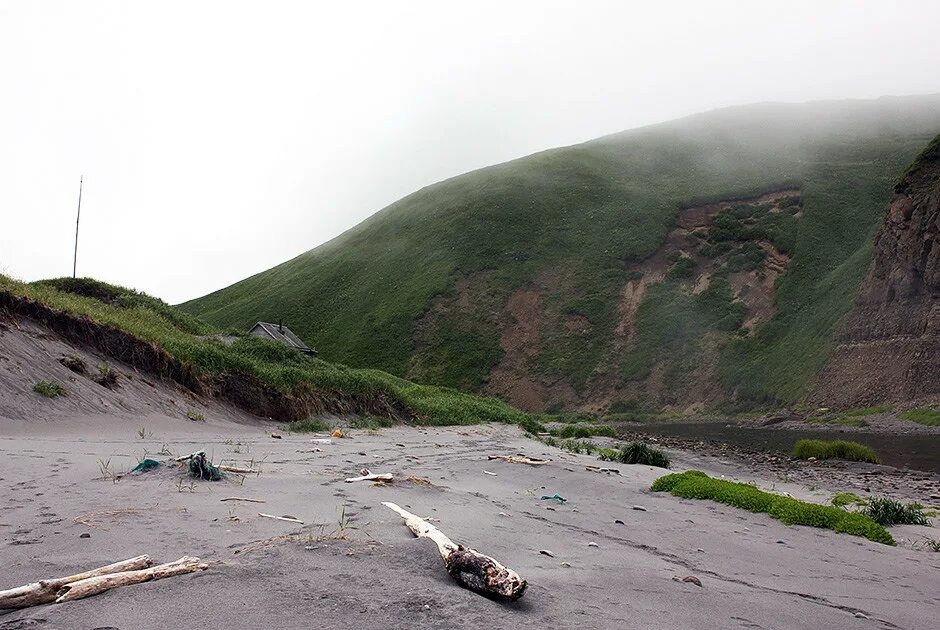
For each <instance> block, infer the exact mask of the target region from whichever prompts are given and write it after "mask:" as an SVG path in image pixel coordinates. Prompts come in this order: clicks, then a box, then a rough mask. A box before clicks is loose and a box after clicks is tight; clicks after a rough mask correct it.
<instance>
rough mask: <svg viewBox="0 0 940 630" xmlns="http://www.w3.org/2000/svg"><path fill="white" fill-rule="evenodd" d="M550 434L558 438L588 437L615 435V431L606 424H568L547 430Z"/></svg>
mask: <svg viewBox="0 0 940 630" xmlns="http://www.w3.org/2000/svg"><path fill="white" fill-rule="evenodd" d="M549 433H551V434H552V435H554V436H556V437H560V438H589V437H594V436H604V437H616V436H617V432H616V431H614V429H613V427H611V426H608V425H606V424H595V425H577V424H569V425H566V426H564V427H562V428H560V429H552V430H551V431H549Z"/></svg>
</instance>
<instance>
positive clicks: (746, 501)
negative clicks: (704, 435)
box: [652, 470, 895, 545]
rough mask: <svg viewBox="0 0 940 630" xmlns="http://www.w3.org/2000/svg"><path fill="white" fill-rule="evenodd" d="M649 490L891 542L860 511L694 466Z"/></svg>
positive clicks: (659, 480) (880, 541)
mask: <svg viewBox="0 0 940 630" xmlns="http://www.w3.org/2000/svg"><path fill="white" fill-rule="evenodd" d="M652 490H653V492H669V493H671V494H672V495H674V496H677V497H682V498H685V499H707V500H711V501H716V502H718V503H724V504H725V505H731V506H733V507H737V508H741V509H744V510H748V511H749V512H755V513H764V514H768V515H770V516H771V517H773V518H775V519H777V520H779V521H782V522H783V523H786V524H787V525H807V526H810V527H820V528H824V529H831V530H833V531H836V532H840V533H845V534H851V535H853V536H862V537H863V538H867V539H868V540H872V541H874V542H878V543H882V544H885V545H894V544H895V543H894V538H892V537H891V534H890V533H889V532H888V530H886V529H885V528H884V527H883V526H882V525H880V524H879V523H877V522H875V521H874V520H873V519H871V518H870V517H868V516H866V515H864V514H858V513H854V512H847V511H846V510H843V509H841V508H837V507H832V506H829V505H816V504H814V503H807V502H805V501H799V500H797V499H793V498H791V497H785V496H781V495H778V494H772V493H770V492H764V491H763V490H759V489H757V488H755V487H754V486H752V485H749V484H746V483H738V482H733V481H725V480H723V479H713V478H712V477H709V476H708V475H706V474H705V473H703V472H700V471H698V470H690V471H686V472H684V473H674V474H671V475H666V476H665V477H660V478H659V479H657V480H656V481H655V482H653V486H652Z"/></svg>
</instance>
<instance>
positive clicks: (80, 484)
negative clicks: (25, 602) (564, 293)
mask: <svg viewBox="0 0 940 630" xmlns="http://www.w3.org/2000/svg"><path fill="white" fill-rule="evenodd" d="M35 332H36V331H33V330H28V329H25V330H21V331H7V332H6V333H5V334H4V335H3V336H2V337H0V354H2V355H3V356H4V357H5V360H2V361H0V387H2V388H3V390H2V396H3V402H4V403H5V404H4V406H3V407H2V408H0V461H2V462H3V465H2V467H0V488H2V495H0V567H2V571H0V588H9V587H12V586H16V585H19V584H23V583H26V582H30V581H33V580H36V579H39V578H45V577H54V576H59V575H65V574H68V573H72V572H76V571H79V570H83V569H88V568H91V567H95V566H99V565H102V564H106V563H108V562H112V561H115V560H119V559H123V558H128V557H131V556H135V555H138V554H141V553H148V554H150V555H152V556H153V557H154V558H155V559H157V560H158V561H169V560H175V559H176V558H179V557H180V556H182V555H186V554H190V555H197V556H200V557H201V558H203V559H204V560H207V561H209V562H212V563H213V564H212V566H211V567H210V569H209V570H208V571H206V572H204V573H199V574H193V575H187V576H182V577H177V578H171V579H167V580H162V581H157V582H151V583H147V584H142V585H137V586H129V587H126V588H121V589H117V590H114V591H111V592H108V593H105V594H103V595H100V596H97V597H93V598H90V599H86V600H81V601H77V602H72V603H68V604H62V605H49V606H42V607H37V608H33V609H28V610H22V611H15V612H10V613H6V614H0V629H4V628H6V629H10V628H27V627H29V628H32V627H35V628H39V629H41V630H46V629H52V628H63V629H64V628H68V629H74V628H98V627H115V628H123V629H131V628H134V629H148V628H168V627H204V628H222V627H227V628H307V627H320V628H481V627H505V628H511V627H523V626H528V627H543V628H580V629H585V628H653V629H658V628H662V629H678V628H787V629H790V628H794V629H795V628H839V629H841V628H911V629H924V630H926V629H928V628H933V627H936V623H937V619H938V617H940V588H938V587H940V573H938V570H940V554H935V553H934V554H932V553H927V552H925V551H919V550H914V549H911V548H910V545H909V544H901V545H899V546H898V547H895V548H892V547H887V546H884V545H879V544H876V543H872V542H869V541H867V540H864V539H861V538H856V537H852V536H847V535H842V534H836V533H833V532H830V531H825V530H817V529H812V528H808V527H788V526H785V525H782V524H781V523H779V522H777V521H775V520H773V519H771V518H769V517H768V516H766V515H759V514H750V513H748V512H744V511H742V510H738V509H734V508H731V507H725V506H722V505H719V504H715V503H712V502H707V501H688V500H682V499H678V498H675V497H672V496H670V495H666V494H652V493H650V492H649V486H650V484H651V483H652V481H653V480H654V479H656V478H657V477H658V476H660V475H661V474H663V471H662V470H659V469H653V468H650V467H647V466H625V465H616V468H618V469H619V470H620V471H621V472H622V475H620V476H617V475H608V474H599V473H595V472H591V471H588V470H587V469H586V468H585V465H586V464H597V463H598V461H597V460H596V459H595V458H593V457H590V456H576V455H570V454H567V453H564V452H562V451H559V450H557V449H554V448H549V447H546V446H544V445H542V444H541V443H539V442H537V441H535V440H533V439H530V438H528V437H525V436H524V435H523V434H522V433H521V432H520V431H519V430H518V429H517V428H516V427H510V426H475V427H451V428H441V429H421V428H404V427H403V428H395V429H387V430H381V431H379V432H374V433H370V432H367V431H355V430H354V431H352V432H351V437H349V438H345V439H339V440H333V443H332V444H330V445H320V444H314V443H311V441H310V439H311V437H312V436H310V435H299V434H294V435H290V434H287V433H286V432H283V431H281V432H282V433H283V436H284V437H283V439H273V438H272V437H271V436H270V433H271V431H272V430H279V431H280V429H278V427H277V425H275V424H274V423H271V422H269V421H262V420H259V419H254V418H251V417H248V416H246V415H244V414H240V413H237V412H234V411H232V410H228V409H225V408H224V407H221V406H218V405H214V404H208V403H205V402H204V401H196V400H193V399H187V398H186V396H185V395H184V394H183V393H182V392H179V391H177V390H174V389H173V388H171V387H169V386H166V385H163V384H161V383H159V382H158V383H155V384H154V385H153V386H151V385H148V384H146V383H143V382H142V381H141V378H140V375H136V376H135V377H134V378H133V379H126V378H125V379H123V382H122V386H121V389H119V390H116V391H114V392H112V391H108V390H105V389H104V388H102V387H100V386H99V385H96V384H94V383H91V382H90V381H87V379H83V378H77V379H76V380H75V381H67V379H68V378H69V373H68V372H67V371H65V372H64V373H63V372H57V371H56V370H59V369H61V370H64V368H61V366H58V364H57V363H55V361H54V360H48V357H57V356H59V353H60V352H62V351H63V348H61V347H59V345H60V344H59V342H58V341H56V340H52V339H42V338H37V337H36V336H35ZM68 351H69V352H71V353H76V351H75V350H74V349H68ZM83 356H86V358H88V359H89V360H91V359H92V357H90V356H89V355H83ZM37 357H46V358H47V360H45V363H42V362H40V363H39V364H37ZM121 369H122V371H126V369H125V368H121ZM37 370H38V371H40V372H43V373H46V374H54V375H55V376H56V377H57V378H59V379H60V380H61V381H63V382H66V384H67V387H68V389H69V391H70V396H69V397H68V399H56V400H47V399H42V398H40V397H38V396H36V395H35V394H32V393H31V392H29V391H28V385H29V384H31V383H32V382H34V381H35V379H36V371H37ZM193 405H195V406H197V407H198V408H199V409H200V410H201V411H202V412H203V413H204V414H205V416H206V421H205V422H193V421H191V420H188V419H186V418H185V415H184V413H185V410H186V409H187V408H188V407H189V406H193ZM140 428H143V429H144V437H143V438H141V437H140V436H139V435H138V429H140ZM163 448H165V449H166V450H168V451H170V452H172V453H173V454H186V453H188V452H191V451H194V450H198V449H203V448H204V449H206V450H207V452H209V453H210V455H211V456H212V457H213V459H214V461H216V462H219V461H220V460H222V459H225V460H226V461H228V462H237V463H239V464H240V465H247V464H248V463H249V462H251V461H252V460H253V461H254V462H255V464H256V465H260V468H261V470H262V473H261V474H260V475H253V476H249V477H247V478H246V479H245V480H244V482H241V480H240V479H239V478H238V477H236V476H233V475H230V476H229V479H227V480H224V481H221V482H217V483H211V482H197V483H196V484H195V485H194V486H193V487H192V488H190V484H189V481H188V480H185V479H183V477H182V476H181V475H180V474H178V473H177V472H176V471H173V470H158V471H155V472H152V473H148V474H146V475H141V476H134V477H131V476H126V477H123V478H121V479H120V480H118V481H112V480H109V479H103V478H101V477H102V472H101V470H100V465H99V462H107V461H110V465H109V466H110V469H111V471H112V472H115V473H117V472H120V471H126V470H129V469H130V468H131V467H133V466H134V465H135V464H136V463H137V460H138V458H139V457H140V456H142V455H143V453H144V451H145V450H147V451H148V452H150V453H155V452H157V451H160V450H161V449H163ZM497 453H500V454H513V453H524V454H526V455H530V456H533V457H549V458H551V459H552V460H553V462H552V463H551V464H549V465H546V466H541V467H532V466H526V465H520V464H510V463H506V462H501V461H487V455H488V454H497ZM673 455H674V456H675V458H676V461H677V468H678V469H684V468H687V467H690V466H695V467H698V468H702V469H705V470H706V471H707V472H712V473H715V474H733V470H731V469H730V468H729V467H728V466H726V465H718V464H717V463H716V461H715V460H709V459H708V458H706V457H703V456H701V455H685V454H683V453H681V452H675V453H673ZM158 458H159V456H158ZM693 458H694V459H693ZM259 462H260V464H259ZM364 467H367V468H370V469H371V470H372V471H373V472H390V473H393V474H394V475H395V476H396V481H395V482H394V483H392V484H389V485H384V486H376V485H373V484H371V483H344V479H345V478H346V477H348V476H353V475H356V474H358V472H359V470H360V469H361V468H364ZM484 470H487V471H490V472H494V473H496V476H492V475H487V474H484V472H483V471H484ZM409 476H415V477H419V478H422V479H426V480H428V481H430V483H431V485H425V484H424V483H421V482H420V481H418V482H415V481H408V480H406V478H407V477H409ZM181 480H182V481H181ZM758 482H759V484H760V485H761V486H762V487H764V488H767V489H771V488H774V489H776V490H777V491H788V492H791V493H793V494H796V495H800V496H806V497H807V498H810V499H813V500H820V501H822V500H825V499H824V498H822V497H823V495H824V493H821V491H817V492H815V493H812V492H809V491H808V490H807V489H806V488H800V487H798V486H795V485H794V486H786V485H781V484H779V483H778V484H776V486H774V485H773V484H772V483H771V482H769V481H763V482H762V481H758ZM556 492H558V493H560V494H561V495H563V496H565V497H567V498H568V499H569V501H568V502H567V503H566V504H564V505H558V504H556V503H553V502H549V501H543V500H540V499H539V497H540V496H542V495H543V494H548V495H551V494H554V493H556ZM229 496H244V497H252V498H260V499H264V500H266V501H267V502H266V503H264V504H253V503H237V502H222V501H220V499H221V498H223V497H229ZM381 501H394V502H396V503H399V504H400V505H402V506H404V507H406V509H409V510H411V511H412V512H415V513H417V514H419V515H422V516H425V517H433V518H434V519H439V521H435V524H436V525H437V526H438V527H440V529H441V530H442V531H444V532H445V533H446V534H448V535H449V536H451V537H452V538H453V539H455V540H456V541H458V542H463V543H465V544H468V545H470V546H472V547H474V548H476V549H478V550H480V551H482V552H483V553H487V554H490V555H492V556H494V557H495V558H497V559H498V560H500V561H501V562H503V563H504V564H506V565H507V566H510V567H512V568H513V569H515V570H516V571H518V572H519V573H520V574H521V575H522V576H523V577H525V578H526V579H528V580H529V584H530V586H529V590H528V591H527V593H526V594H525V596H524V597H523V598H522V599H521V600H520V601H518V602H516V603H513V604H506V603H500V602H495V601H491V600H488V599H485V598H483V597H481V596H479V595H476V594H474V593H472V592H469V591H467V590H464V589H462V588H460V587H458V586H456V585H455V584H454V583H453V582H452V581H451V579H450V578H449V576H448V575H447V573H446V572H445V571H444V568H443V564H442V562H441V560H440V558H439V557H438V556H437V552H436V549H435V547H434V545H433V544H432V543H431V542H429V541H427V540H421V539H415V538H414V537H413V536H412V535H411V533H410V532H409V531H408V530H407V529H406V528H405V527H404V526H403V524H402V522H401V519H399V518H398V517H397V516H396V515H395V514H393V513H392V512H390V511H389V510H387V509H386V508H384V507H382V506H381V505H380V502H381ZM634 505H641V506H643V507H645V508H646V511H640V510H635V509H632V506H634ZM549 508H552V509H549ZM343 510H345V518H344V517H343V516H342V514H343ZM259 511H263V512H268V513H271V514H277V515H285V514H286V515H291V516H295V517H297V518H299V519H301V520H303V521H304V523H305V525H303V526H298V525H295V524H291V523H285V522H279V521H273V520H269V519H263V518H259V517H258V516H257V512H259ZM616 520H620V521H623V524H618V523H615V521H616ZM893 533H894V534H895V536H896V537H897V538H899V539H904V540H910V539H914V538H917V537H918V536H921V535H930V536H931V537H932V538H940V532H937V530H936V529H935V528H912V527H902V528H894V529H893ZM82 534H90V538H81V537H80V536H81V535H82ZM279 536H280V537H282V538H281V539H279V540H273V541H270V542H269V543H268V544H266V545H257V546H254V547H247V548H246V546H247V545H251V544H252V543H255V542H256V541H263V540H267V539H271V538H275V537H279ZM591 542H594V543H596V544H597V546H596V547H595V546H590V545H589V544H588V543H591ZM540 549H548V550H551V551H552V552H553V553H554V554H555V556H554V557H549V556H546V555H541V554H540V553H539V550H540ZM236 551H240V553H235V552H236ZM689 575H694V576H697V577H698V578H699V579H700V580H701V582H702V585H703V586H702V587H698V586H696V585H694V584H692V583H686V582H679V581H675V580H674V579H673V578H675V577H678V578H682V577H685V576H689ZM857 612H859V613H862V614H863V615H864V616H865V617H868V619H866V618H861V617H857V616H856V614H855V613H857ZM26 620H35V621H36V623H33V624H30V623H29V622H27V621H26ZM39 620H43V621H41V622H40V621H39Z"/></svg>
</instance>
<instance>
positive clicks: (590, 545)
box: [588, 540, 600, 547]
mask: <svg viewBox="0 0 940 630" xmlns="http://www.w3.org/2000/svg"><path fill="white" fill-rule="evenodd" d="M588 547H600V545H598V544H597V543H596V542H594V541H593V540H592V541H591V542H589V543H588Z"/></svg>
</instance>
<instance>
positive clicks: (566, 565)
mask: <svg viewBox="0 0 940 630" xmlns="http://www.w3.org/2000/svg"><path fill="white" fill-rule="evenodd" d="M561 566H563V567H565V568H566V569H570V568H571V563H570V562H562V563H561Z"/></svg>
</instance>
